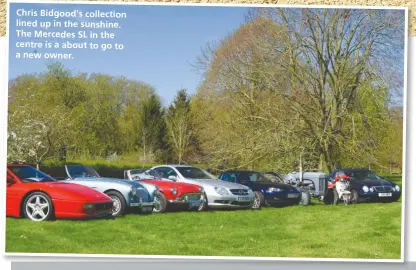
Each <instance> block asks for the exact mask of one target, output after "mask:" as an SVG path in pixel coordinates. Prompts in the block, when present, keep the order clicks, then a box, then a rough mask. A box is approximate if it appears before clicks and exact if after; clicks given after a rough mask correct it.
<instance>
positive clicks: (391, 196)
mask: <svg viewBox="0 0 416 270" xmlns="http://www.w3.org/2000/svg"><path fill="white" fill-rule="evenodd" d="M358 196H359V199H360V200H366V201H397V200H398V199H400V197H401V192H367V193H366V192H364V191H360V192H359V194H358Z"/></svg>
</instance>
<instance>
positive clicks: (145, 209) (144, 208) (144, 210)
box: [142, 206, 153, 212]
mask: <svg viewBox="0 0 416 270" xmlns="http://www.w3.org/2000/svg"><path fill="white" fill-rule="evenodd" d="M142 211H143V212H151V211H153V208H152V207H149V206H145V207H142Z"/></svg>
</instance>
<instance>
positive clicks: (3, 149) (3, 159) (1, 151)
mask: <svg viewBox="0 0 416 270" xmlns="http://www.w3.org/2000/svg"><path fill="white" fill-rule="evenodd" d="M14 3H27V4H61V5H71V4H74V5H76V4H78V5H79V4H82V5H135V6H197V7H259V8H262V7H265V8H266V7H282V8H316V9H317V8H328V9H385V10H404V11H405V33H406V34H407V35H406V36H405V38H404V43H405V44H404V45H405V47H404V58H405V59H404V84H403V91H404V93H403V153H402V157H403V161H402V163H403V166H402V216H401V225H402V226H401V252H400V253H401V254H400V259H341V258H296V257H233V256H169V255H116V254H77V253H71V254H70V253H68V254H66V253H64V254H62V253H7V252H6V222H5V221H6V220H5V215H4V216H2V217H0V222H1V229H2V230H3V235H2V237H1V238H2V242H4V245H3V248H2V252H1V254H2V255H3V256H6V258H7V257H22V256H24V257H44V258H48V257H62V258H68V257H70V258H77V257H78V258H114V259H137V258H140V259H175V260H176V259H194V260H230V261H247V260H249V261H311V262H317V261H318V262H385V263H403V262H404V252H405V250H404V247H405V204H406V203H405V202H406V199H405V197H406V137H407V136H406V126H407V90H408V89H407V73H408V38H409V36H408V19H409V18H408V17H409V10H408V7H397V6H366V5H363V6H358V5H296V4H231V3H171V2H166V3H165V2H103V1H89V2H86V1H53V0H51V1H46V0H26V1H25V0H9V1H7V19H6V29H7V33H6V40H7V41H6V56H5V57H6V72H5V86H4V90H5V91H4V92H5V93H4V96H3V98H0V99H1V100H0V108H4V109H3V110H4V111H3V112H1V111H0V116H1V117H3V118H0V124H1V122H2V121H5V122H4V127H5V128H4V129H2V133H0V139H2V141H1V143H2V145H1V146H0V163H2V164H4V166H1V165H0V175H1V174H3V175H5V174H6V170H5V168H6V167H7V166H6V165H7V124H8V115H7V108H8V94H7V93H8V81H9V78H8V73H9V58H10V55H9V44H10V36H9V33H10V31H9V30H10V27H9V24H10V4H14ZM1 102H4V103H6V104H1ZM1 105H4V106H1ZM2 113H5V115H2ZM0 188H1V196H2V200H3V201H2V208H1V210H2V213H5V212H6V207H5V205H6V189H5V188H4V186H1V187H0Z"/></svg>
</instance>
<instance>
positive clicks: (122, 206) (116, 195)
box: [105, 191, 127, 217]
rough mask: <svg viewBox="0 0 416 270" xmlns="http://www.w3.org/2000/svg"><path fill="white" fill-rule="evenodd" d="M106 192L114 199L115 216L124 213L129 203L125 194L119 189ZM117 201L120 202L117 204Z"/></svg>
mask: <svg viewBox="0 0 416 270" xmlns="http://www.w3.org/2000/svg"><path fill="white" fill-rule="evenodd" d="M105 194H106V195H107V196H108V197H110V198H111V199H112V200H113V210H112V211H113V217H118V216H121V215H124V214H125V212H126V205H127V203H126V200H125V199H124V197H123V195H121V193H120V192H118V191H109V192H106V193H105ZM116 203H118V204H117V205H116Z"/></svg>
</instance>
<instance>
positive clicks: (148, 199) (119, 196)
mask: <svg viewBox="0 0 416 270" xmlns="http://www.w3.org/2000/svg"><path fill="white" fill-rule="evenodd" d="M65 170H66V173H67V176H68V178H64V179H62V180H61V181H63V182H68V183H75V184H79V185H83V186H87V187H90V188H93V189H96V190H98V191H100V192H102V193H104V194H107V195H108V196H109V197H110V198H111V199H112V200H113V216H119V215H122V214H124V213H125V212H126V210H127V209H138V210H139V212H142V213H152V212H153V208H154V207H155V196H154V195H155V192H158V188H157V187H156V186H154V185H151V184H148V183H139V182H136V181H129V180H124V179H117V178H105V177H101V176H100V175H99V174H98V173H97V171H96V170H94V168H92V167H90V166H83V165H66V166H65ZM57 179H58V178H57Z"/></svg>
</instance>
